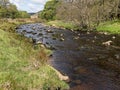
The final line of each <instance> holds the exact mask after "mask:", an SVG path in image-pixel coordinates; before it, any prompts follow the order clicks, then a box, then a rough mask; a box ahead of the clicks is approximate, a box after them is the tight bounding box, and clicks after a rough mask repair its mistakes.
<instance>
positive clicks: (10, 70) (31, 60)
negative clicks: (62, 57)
mask: <svg viewBox="0 0 120 90" xmlns="http://www.w3.org/2000/svg"><path fill="white" fill-rule="evenodd" d="M18 25H19V23H17V24H16V23H8V22H4V23H1V24H0V90H33V89H38V90H48V88H52V89H55V88H58V87H61V88H62V89H63V88H68V86H67V84H66V83H65V82H63V81H61V80H59V78H58V76H57V75H56V72H55V71H54V70H53V69H52V68H51V67H50V66H48V65H47V61H46V60H48V56H49V54H50V53H51V51H49V50H47V49H46V48H44V47H40V46H33V44H32V42H30V40H29V39H27V38H25V37H23V36H21V35H17V34H16V33H15V28H16V26H18Z"/></svg>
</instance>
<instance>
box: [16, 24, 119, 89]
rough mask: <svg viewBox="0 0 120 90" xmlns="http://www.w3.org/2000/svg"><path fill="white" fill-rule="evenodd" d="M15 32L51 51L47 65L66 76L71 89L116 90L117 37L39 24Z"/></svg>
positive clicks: (26, 26) (117, 81)
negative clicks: (40, 43) (68, 78)
mask: <svg viewBox="0 0 120 90" xmlns="http://www.w3.org/2000/svg"><path fill="white" fill-rule="evenodd" d="M16 31H17V32H18V33H19V34H23V35H24V36H26V37H28V38H32V39H33V43H36V44H37V43H39V42H42V43H43V44H44V45H45V46H46V47H47V48H49V49H51V50H52V51H53V55H52V56H51V59H50V61H49V62H50V64H51V65H52V66H53V67H54V68H56V69H57V70H59V71H60V72H61V73H63V74H64V75H67V76H69V77H70V81H69V82H68V84H69V85H70V87H71V90H120V35H110V34H107V33H98V32H90V31H71V30H64V29H58V28H55V27H50V26H45V25H43V24H41V23H35V24H25V25H21V26H19V27H18V28H17V30H16Z"/></svg>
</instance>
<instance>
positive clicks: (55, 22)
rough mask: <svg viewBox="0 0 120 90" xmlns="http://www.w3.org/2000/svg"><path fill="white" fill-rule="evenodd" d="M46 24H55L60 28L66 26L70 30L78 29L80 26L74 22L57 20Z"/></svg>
mask: <svg viewBox="0 0 120 90" xmlns="http://www.w3.org/2000/svg"><path fill="white" fill-rule="evenodd" d="M46 24H47V25H50V26H55V27H58V28H64V29H70V30H78V29H79V27H78V26H77V25H75V24H74V23H72V22H69V23H68V22H64V21H58V20H55V21H49V22H47V23H46Z"/></svg>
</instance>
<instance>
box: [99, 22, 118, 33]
mask: <svg viewBox="0 0 120 90" xmlns="http://www.w3.org/2000/svg"><path fill="white" fill-rule="evenodd" d="M97 31H102V32H109V33H111V34H120V21H107V22H104V23H101V24H100V25H99V26H98V27H97Z"/></svg>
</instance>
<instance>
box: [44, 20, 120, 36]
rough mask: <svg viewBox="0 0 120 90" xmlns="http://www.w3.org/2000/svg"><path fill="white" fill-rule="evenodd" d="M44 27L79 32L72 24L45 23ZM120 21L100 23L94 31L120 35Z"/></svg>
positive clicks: (59, 22) (60, 22) (78, 28)
mask: <svg viewBox="0 0 120 90" xmlns="http://www.w3.org/2000/svg"><path fill="white" fill-rule="evenodd" d="M45 24H46V25H50V26H54V27H57V28H63V29H69V30H81V29H80V27H78V26H77V25H75V24H74V23H67V22H63V21H58V20H55V21H49V22H47V23H45ZM119 27H120V21H119V20H115V21H106V22H104V23H100V24H99V26H97V27H96V31H98V32H108V33H111V34H120V28H119Z"/></svg>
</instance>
